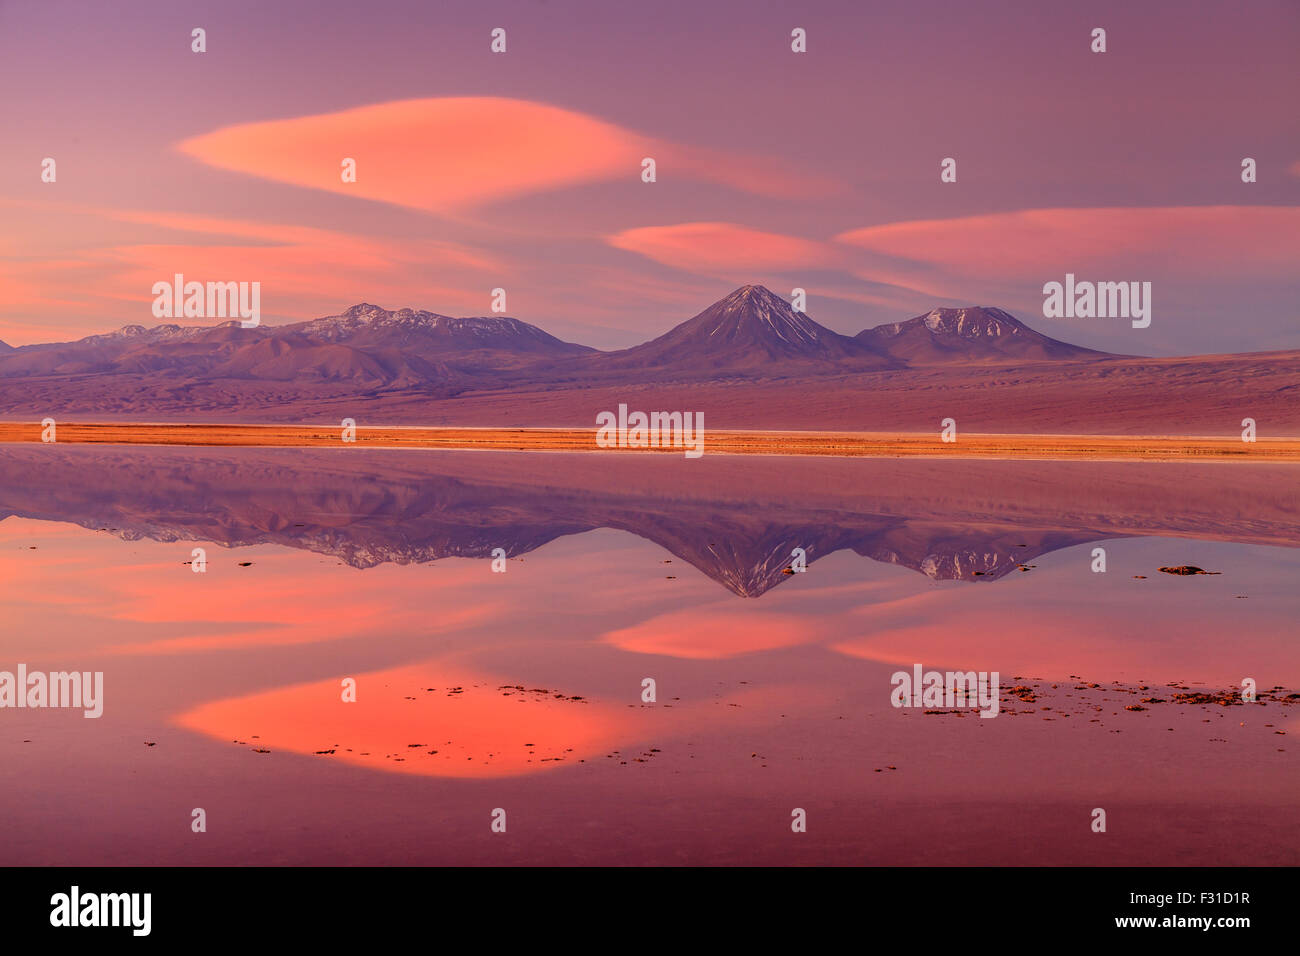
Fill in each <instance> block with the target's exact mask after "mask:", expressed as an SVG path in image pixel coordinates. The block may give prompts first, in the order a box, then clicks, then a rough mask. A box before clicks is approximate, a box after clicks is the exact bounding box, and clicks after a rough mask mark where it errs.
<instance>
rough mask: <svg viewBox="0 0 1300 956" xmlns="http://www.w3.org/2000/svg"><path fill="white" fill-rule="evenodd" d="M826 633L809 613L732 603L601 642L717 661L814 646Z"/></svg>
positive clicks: (656, 621)
mask: <svg viewBox="0 0 1300 956" xmlns="http://www.w3.org/2000/svg"><path fill="white" fill-rule="evenodd" d="M821 632H822V629H821V628H820V627H819V626H818V625H817V623H816V622H815V620H814V618H813V617H812V616H810V615H802V614H773V613H770V612H766V611H762V610H753V609H750V608H743V609H742V608H737V607H735V606H734V605H732V604H730V603H729V604H726V605H723V606H717V607H715V608H713V609H706V608H693V609H692V610H690V611H677V612H673V613H670V614H662V615H660V616H658V617H654V618H651V619H650V620H648V621H643V622H641V623H640V624H634V625H633V626H631V627H624V628H620V629H618V630H616V631H610V632H608V633H607V634H605V635H604V636H603V637H602V638H601V640H602V641H603V642H604V643H606V644H612V645H613V646H614V647H617V648H620V649H621V650H625V651H631V652H633V653H636V654H659V655H662V656H665V657H682V658H688V659H692V660H718V659H721V658H727V657H738V656H740V655H742V654H755V653H758V652H759V651H770V650H775V649H777V648H781V647H794V646H796V645H799V644H811V643H813V642H815V641H816V640H817V639H818V638H819V636H820V635H821Z"/></svg>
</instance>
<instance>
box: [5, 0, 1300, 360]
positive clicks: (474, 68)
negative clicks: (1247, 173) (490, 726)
mask: <svg viewBox="0 0 1300 956" xmlns="http://www.w3.org/2000/svg"><path fill="white" fill-rule="evenodd" d="M196 27H201V28H202V29H204V30H205V31H206V52H203V53H196V52H193V51H192V49H191V44H192V39H191V31H192V30H193V29H194V28H196ZM498 27H499V28H503V29H504V30H505V31H506V34H505V35H506V50H505V52H504V53H494V52H492V50H491V44H492V31H493V30H494V29H495V28H498ZM1098 27H1100V28H1103V29H1105V31H1106V47H1107V48H1106V51H1105V52H1104V53H1094V52H1092V50H1091V46H1092V44H1093V39H1092V32H1093V30H1094V29H1095V28H1098ZM795 28H801V29H803V30H805V31H806V36H807V51H806V52H803V53H796V52H794V51H793V50H792V49H791V45H792V39H791V31H792V30H794V29H795ZM1298 66H1300V5H1297V4H1296V3H1294V2H1291V0H1242V2H1235V3H1204V2H1176V3H1173V2H1171V3H1165V2H1145V3H1142V4H1131V3H1126V2H1118V3H1088V4H1086V5H1085V4H1069V5H1067V4H1042V3H1034V2H987V3H980V4H971V3H968V2H947V0H904V2H874V0H873V2H871V3H864V2H861V0H846V2H837V0H836V2H832V0H827V2H808V3H773V2H767V3H765V2H756V0H745V2H739V0H715V2H706V3H701V2H698V0H696V2H682V3H679V2H672V0H657V2H655V3H649V4H632V3H596V2H593V3H586V2H560V0H545V2H542V0H528V2H513V3H493V2H456V0H451V2H438V3H428V2H384V0H374V2H368V3H363V4H356V3H342V2H332V0H318V2H310V3H300V2H296V0H285V2H265V0H258V2H232V0H226V2H222V3H187V2H176V0H165V2H154V0H133V2H130V3H126V4H121V5H107V4H101V3H96V2H85V3H77V2H61V0H46V2H26V0H17V2H15V0H0V83H2V84H3V88H4V89H5V90H6V91H8V92H7V95H6V96H5V97H4V99H3V104H4V105H3V106H0V129H3V130H4V135H3V139H2V140H0V223H2V224H3V225H2V227H0V339H3V340H4V341H6V342H8V343H10V344H13V345H22V344H28V343H32V342H41V341H59V340H67V339H72V338H77V337H80V336H82V335H87V334H92V333H97V332H103V331H107V330H111V329H116V328H119V327H121V326H123V325H128V324H139V325H145V326H152V325H155V324H158V321H159V320H157V319H155V318H154V316H153V314H152V308H151V307H152V304H153V299H154V296H153V294H152V291H151V290H152V286H153V284H154V283H155V282H158V281H169V280H170V279H171V277H172V276H173V275H174V274H176V273H181V274H183V275H184V276H185V277H186V279H187V280H197V281H223V282H224V281H247V282H254V281H256V282H259V283H260V284H261V297H262V315H263V321H264V322H266V323H267V324H280V323H283V322H290V321H297V320H301V319H307V318H314V317H318V316H323V315H332V314H337V313H339V312H341V311H343V310H344V309H346V308H347V307H348V306H350V305H353V304H356V303H358V302H371V303H374V304H377V305H380V306H383V307H385V308H389V309H396V308H402V307H410V308H418V309H427V310H430V311H433V312H438V313H443V314H449V315H487V314H491V304H492V290H494V289H497V288H502V289H505V290H506V311H507V313H508V314H510V315H513V316H515V317H517V318H520V319H523V320H525V321H528V322H532V323H534V324H536V325H539V326H541V327H542V328H544V329H546V330H547V331H549V332H551V333H553V334H555V335H558V336H560V337H561V338H564V339H568V340H571V341H578V342H582V343H584V344H589V345H594V346H596V347H599V348H620V347H626V346H629V345H634V344H637V343H638V342H641V341H644V340H646V339H649V338H651V337H653V336H655V335H659V334H661V333H663V332H665V331H667V330H668V329H669V328H671V327H672V326H674V325H676V324H677V323H679V322H681V321H683V320H685V319H688V318H690V317H691V316H693V315H695V314H696V313H698V312H700V311H702V310H703V309H704V308H706V307H707V306H708V305H709V304H710V303H711V302H713V301H715V300H716V299H718V298H721V297H722V296H724V295H726V294H727V293H728V292H730V291H731V290H732V289H734V288H736V287H737V286H740V285H744V284H748V283H762V284H764V285H767V286H769V287H770V288H771V289H773V291H775V292H777V293H778V294H780V295H783V296H786V297H789V296H790V295H791V293H792V290H793V289H795V288H802V289H805V290H806V294H807V311H808V313H809V315H810V316H812V317H813V318H814V319H816V320H817V321H819V322H821V323H822V324H823V325H827V326H829V327H831V328H833V329H835V330H836V331H839V332H843V333H845V334H850V335H851V334H854V333H856V332H858V331H859V330H861V329H863V328H867V327H871V326H874V325H878V324H881V323H885V322H895V321H900V320H903V319H907V318H910V317H912V316H914V315H918V314H921V313H924V312H927V311H929V310H930V309H932V308H936V307H952V306H966V305H987V306H997V307H1000V308H1003V309H1006V310H1008V311H1010V312H1012V313H1013V314H1014V315H1016V316H1018V317H1019V318H1021V319H1022V320H1024V321H1025V322H1027V323H1028V324H1029V325H1031V326H1032V327H1034V328H1036V329H1038V330H1040V331H1042V332H1045V333H1046V334H1049V335H1052V336H1055V337H1057V338H1061V339H1065V340H1067V341H1071V342H1076V343H1079V344H1081V345H1085V346H1089V347H1092V348H1101V349H1107V350H1111V351H1117V352H1123V353H1127V354H1146V355H1179V354H1197V353H1206V352H1243V351H1257V350H1268V349H1278V348H1300V308H1298V307H1297V305H1296V303H1297V301H1298V300H1300V268H1297V265H1298V264H1300V110H1297V108H1296V106H1297V103H1296V100H1297V97H1296V93H1297V90H1300V77H1298V76H1297V73H1298V69H1297V67H1298ZM646 157H651V158H653V159H654V160H655V164H656V169H655V172H656V178H655V181H654V182H650V183H648V182H644V181H643V180H642V161H643V159H645V158H646ZM1246 157H1250V158H1253V159H1254V160H1255V161H1256V165H1257V174H1256V175H1257V181H1256V182H1253V183H1245V182H1243V181H1242V172H1241V168H1242V160H1243V158H1246ZM46 158H52V159H54V160H55V164H56V166H55V170H56V173H55V181H54V182H44V181H42V163H43V160H45V159H46ZM344 158H352V159H355V161H356V181H355V182H349V183H345V182H343V181H342V179H341V176H340V170H341V163H342V160H343V159H344ZM946 158H953V159H955V160H956V174H957V176H956V182H941V179H940V165H941V162H942V161H943V160H944V159H946ZM1067 273H1072V274H1074V275H1075V276H1076V279H1077V280H1079V281H1096V282H1102V281H1106V282H1112V281H1126V282H1127V281H1139V282H1150V283H1151V288H1152V292H1151V311H1152V321H1151V324H1150V326H1149V327H1148V328H1133V327H1132V325H1131V323H1130V322H1128V321H1126V320H1124V319H1122V318H1120V319H1116V318H1105V319H1101V318H1052V319H1049V318H1045V317H1044V316H1043V302H1044V295H1043V286H1044V284H1045V283H1047V282H1053V281H1055V282H1062V281H1064V278H1065V275H1066V274H1067Z"/></svg>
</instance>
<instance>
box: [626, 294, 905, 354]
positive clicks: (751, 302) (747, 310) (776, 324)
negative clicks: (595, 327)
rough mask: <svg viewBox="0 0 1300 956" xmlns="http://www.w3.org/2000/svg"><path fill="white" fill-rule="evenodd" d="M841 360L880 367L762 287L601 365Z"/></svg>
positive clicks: (722, 302) (720, 303) (721, 303)
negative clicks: (858, 361)
mask: <svg viewBox="0 0 1300 956" xmlns="http://www.w3.org/2000/svg"><path fill="white" fill-rule="evenodd" d="M844 359H855V360H861V361H867V362H872V363H876V364H877V365H883V364H885V360H882V359H880V358H879V356H875V355H873V354H872V353H871V352H870V351H869V350H868V349H865V348H863V347H862V346H860V345H859V344H858V343H857V342H855V341H853V340H852V339H850V338H848V337H847V336H843V335H840V334H839V333H838V332H834V331H832V330H830V329H828V328H826V327H825V326H823V325H818V324H817V323H816V322H814V321H813V320H812V319H810V318H809V317H808V316H807V315H805V314H804V313H803V312H797V311H795V309H794V308H793V307H792V306H791V305H790V303H789V302H787V301H786V300H785V299H783V298H781V297H780V296H779V295H777V294H776V293H775V292H773V291H772V290H771V289H769V288H767V287H766V286H762V285H743V286H741V287H740V288H738V289H736V290H734V291H732V292H730V293H729V294H727V295H726V296H725V297H723V298H721V299H719V300H718V301H717V302H715V303H713V305H711V306H709V307H708V308H707V309H705V310H704V311H703V312H701V313H700V314H699V315H697V316H695V317H694V318H692V319H688V320H687V321H685V322H683V323H682V324H681V325H679V326H677V327H676V328H675V329H673V330H671V331H670V332H666V333H665V334H663V335H661V336H659V338H657V339H652V340H651V341H649V342H646V343H644V344H642V345H638V346H636V347H635V348H631V349H625V350H623V351H622V352H618V353H613V354H611V355H610V356H609V357H608V358H606V359H604V360H603V361H605V362H607V363H609V364H610V365H611V367H633V368H653V367H660V366H673V367H677V368H709V369H722V368H757V367H761V366H766V365H768V364H769V363H771V362H773V361H784V360H794V361H840V360H844Z"/></svg>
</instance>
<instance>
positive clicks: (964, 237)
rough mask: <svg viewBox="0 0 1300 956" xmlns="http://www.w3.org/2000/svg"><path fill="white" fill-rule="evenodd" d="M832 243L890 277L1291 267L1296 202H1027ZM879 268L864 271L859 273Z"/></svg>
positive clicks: (1244, 272)
mask: <svg viewBox="0 0 1300 956" xmlns="http://www.w3.org/2000/svg"><path fill="white" fill-rule="evenodd" d="M835 238H836V240H837V241H838V242H841V243H844V244H845V245H848V246H852V247H855V248H857V249H861V250H865V251H867V252H870V253H875V254H879V255H880V256H885V257H889V259H890V260H892V261H891V262H890V263H889V264H888V265H886V266H885V267H884V270H883V271H885V272H888V273H889V274H890V277H891V278H897V277H898V275H899V274H900V273H901V274H903V275H909V274H912V277H913V278H916V277H917V274H915V273H914V272H913V270H915V269H916V268H920V269H927V268H930V267H941V268H942V269H943V270H944V271H945V272H949V273H954V274H957V275H969V276H976V277H980V276H982V277H990V276H997V277H1001V278H1009V277H1037V276H1040V275H1043V274H1044V273H1046V274H1049V275H1055V274H1056V273H1058V272H1060V273H1064V272H1065V271H1067V270H1077V269H1083V268H1087V267H1088V266H1090V265H1093V264H1097V263H1102V262H1107V263H1113V262H1114V261H1115V260H1116V259H1120V258H1124V259H1131V260H1134V261H1136V262H1140V263H1142V265H1143V267H1145V268H1150V267H1162V266H1163V267H1167V268H1169V269H1170V270H1171V271H1175V272H1195V273H1196V274H1198V275H1203V274H1205V272H1206V270H1209V271H1211V272H1212V273H1213V274H1217V275H1225V276H1229V277H1233V278H1240V277H1242V276H1257V275H1267V276H1277V275H1280V274H1289V273H1291V272H1294V269H1295V263H1296V261H1297V259H1300V207H1297V206H1173V207H1151V208H1140V207H1126V208H1103V209H1025V210H1020V211H1018V212H1009V213H995V214H992V215H986V216H968V217H965V218H960V219H928V220H916V221H912V222H896V223H890V224H888V225H883V226H871V227H868V228H865V229H855V230H852V231H850V232H845V233H842V234H840V235H839V236H836V237H835ZM877 274H878V272H877V271H876V270H874V269H867V270H865V272H864V277H870V278H875V277H876V276H877Z"/></svg>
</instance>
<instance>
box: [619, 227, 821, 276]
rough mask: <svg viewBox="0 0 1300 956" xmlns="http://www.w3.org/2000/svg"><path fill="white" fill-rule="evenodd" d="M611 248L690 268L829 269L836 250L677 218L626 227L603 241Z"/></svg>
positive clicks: (757, 232)
mask: <svg viewBox="0 0 1300 956" xmlns="http://www.w3.org/2000/svg"><path fill="white" fill-rule="evenodd" d="M607 241H608V242H609V244H610V245H611V246H614V247H615V248H616V249H625V250H627V251H628V252H636V253H639V254H641V255H643V256H645V257H646V258H648V259H653V260H654V261H655V262H659V263H663V264H664V265H668V266H674V267H675V268H678V269H685V270H687V271H691V272H715V271H733V270H746V269H773V270H780V271H784V270H787V269H798V268H818V269H824V268H834V267H835V266H836V265H837V264H838V263H839V262H840V260H841V259H842V258H843V257H842V254H841V252H840V251H839V250H837V249H835V248H833V247H830V246H828V245H826V244H825V243H821V242H812V241H810V240H807V239H799V238H797V237H794V236H783V235H780V234H778V233H773V232H762V231H760V230H757V229H749V228H747V227H745V226H738V225H735V224H734V223H729V222H683V223H678V224H676V225H671V226H644V227H642V228H639V229H627V230H624V231H623V232H620V233H617V234H615V235H613V236H610V237H609V238H608V240H607Z"/></svg>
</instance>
